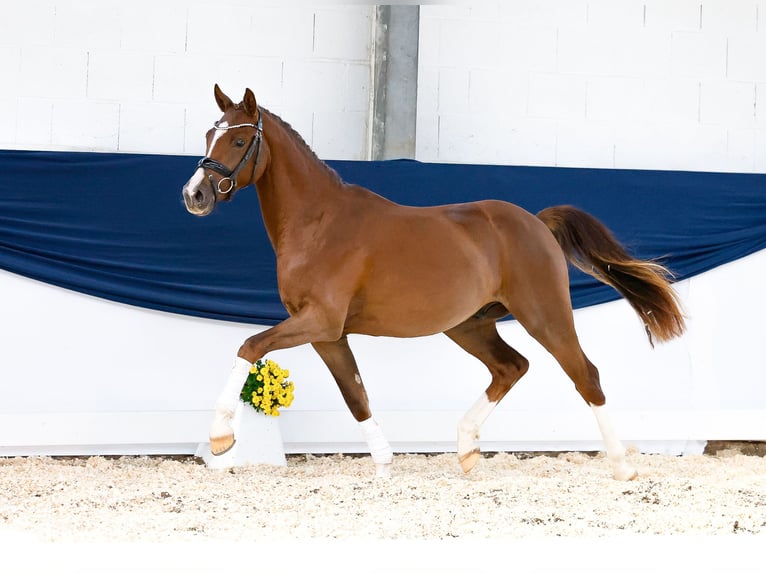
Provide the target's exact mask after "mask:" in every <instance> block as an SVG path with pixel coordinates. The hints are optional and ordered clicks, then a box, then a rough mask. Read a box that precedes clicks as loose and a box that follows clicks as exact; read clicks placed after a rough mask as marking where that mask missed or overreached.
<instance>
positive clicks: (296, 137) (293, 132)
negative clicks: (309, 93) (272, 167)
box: [261, 107, 343, 184]
mask: <svg viewBox="0 0 766 574" xmlns="http://www.w3.org/2000/svg"><path fill="white" fill-rule="evenodd" d="M261 110H262V111H264V112H266V113H267V114H269V115H270V116H271V117H272V118H274V119H275V120H277V122H279V124H280V125H281V126H282V127H283V128H285V131H286V132H287V133H288V135H289V136H290V137H291V138H292V139H293V140H294V141H295V142H296V143H298V145H299V146H300V147H302V148H303V149H304V150H305V151H307V152H308V153H309V154H310V155H311V157H313V158H314V159H315V160H316V162H317V163H318V164H319V165H321V166H322V167H323V168H324V169H325V170H326V171H327V174H328V175H330V176H331V177H332V178H333V180H335V181H336V182H337V183H339V184H342V183H343V179H342V178H341V177H340V175H338V172H337V171H335V170H334V169H333V168H331V167H330V166H329V165H327V164H326V163H325V162H324V161H322V160H321V159H319V156H318V155H317V154H316V152H314V150H313V149H311V146H310V145H309V144H307V143H306V140H304V139H303V136H301V134H299V133H298V132H297V131H296V130H295V128H293V126H291V125H290V124H289V123H287V122H286V121H285V120H283V119H282V118H281V117H279V116H278V115H277V114H275V113H274V112H272V111H271V110H268V109H266V108H264V107H261Z"/></svg>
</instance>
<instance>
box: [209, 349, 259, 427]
mask: <svg viewBox="0 0 766 574" xmlns="http://www.w3.org/2000/svg"><path fill="white" fill-rule="evenodd" d="M252 366H253V365H252V363H251V362H250V361H248V360H246V359H243V358H242V357H237V358H236V359H235V360H234V366H233V367H232V369H231V372H230V373H229V378H228V379H227V381H226V384H225V385H224V387H223V390H222V391H221V394H220V395H218V400H216V402H215V415H214V416H213V423H212V425H211V426H210V437H211V438H217V437H223V436H229V435H231V434H232V433H233V432H234V431H233V430H232V428H231V419H232V417H233V416H234V410H235V409H236V408H237V402H239V394H240V393H241V392H242V385H244V384H245V381H246V380H247V376H248V375H249V374H250V367H252Z"/></svg>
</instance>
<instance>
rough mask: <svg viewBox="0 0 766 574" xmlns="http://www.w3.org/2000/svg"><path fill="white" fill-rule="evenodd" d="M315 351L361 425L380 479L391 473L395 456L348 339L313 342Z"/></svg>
mask: <svg viewBox="0 0 766 574" xmlns="http://www.w3.org/2000/svg"><path fill="white" fill-rule="evenodd" d="M312 346H313V347H314V350H315V351H316V352H317V354H318V355H319V356H320V357H321V358H322V360H323V361H324V363H325V365H327V368H328V369H330V372H331V373H332V376H333V378H335V382H336V383H338V388H339V389H340V392H341V394H342V395H343V400H345V401H346V405H347V406H348V408H349V410H350V411H351V414H352V415H353V416H354V418H355V419H356V420H357V422H358V423H359V427H360V428H361V429H362V433H363V434H364V438H365V440H366V441H367V446H368V447H369V448H370V454H371V455H372V460H373V461H374V462H375V466H376V472H377V475H378V476H388V475H389V474H390V468H391V462H392V461H393V457H394V453H393V450H392V449H391V446H390V445H389V444H388V441H387V440H386V437H385V436H383V431H382V430H381V429H380V426H379V425H378V423H377V422H376V421H375V419H373V418H372V413H371V411H370V403H369V400H368V398H367V391H366V390H365V388H364V385H363V384H362V378H361V377H360V376H359V369H358V368H357V366H356V360H355V359H354V355H353V354H352V353H351V348H350V347H349V346H348V340H347V339H346V337H342V338H341V339H339V340H338V341H334V342H330V343H312Z"/></svg>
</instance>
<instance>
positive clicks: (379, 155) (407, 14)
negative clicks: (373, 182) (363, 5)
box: [370, 5, 420, 160]
mask: <svg viewBox="0 0 766 574" xmlns="http://www.w3.org/2000/svg"><path fill="white" fill-rule="evenodd" d="M419 25H420V7H419V6H417V5H415V6H409V5H404V6H403V5H396V6H377V7H376V25H375V30H374V34H375V37H374V50H373V52H374V56H373V90H374V91H373V102H372V116H373V117H372V145H371V146H370V147H371V159H374V160H378V159H396V158H414V157H415V120H416V113H417V88H418V85H417V84H418V31H419Z"/></svg>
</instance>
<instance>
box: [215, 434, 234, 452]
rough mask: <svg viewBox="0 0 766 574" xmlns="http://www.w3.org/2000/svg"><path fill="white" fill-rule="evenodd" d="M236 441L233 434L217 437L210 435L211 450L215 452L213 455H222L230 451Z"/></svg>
mask: <svg viewBox="0 0 766 574" xmlns="http://www.w3.org/2000/svg"><path fill="white" fill-rule="evenodd" d="M235 442H236V441H235V440H234V435H233V434H230V435H226V436H219V437H215V438H213V437H210V452H211V453H213V456H221V455H222V454H225V453H227V452H229V451H230V450H231V447H233V446H234V443H235Z"/></svg>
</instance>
